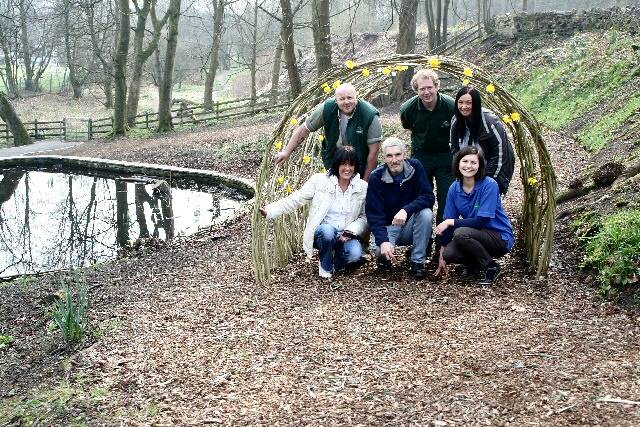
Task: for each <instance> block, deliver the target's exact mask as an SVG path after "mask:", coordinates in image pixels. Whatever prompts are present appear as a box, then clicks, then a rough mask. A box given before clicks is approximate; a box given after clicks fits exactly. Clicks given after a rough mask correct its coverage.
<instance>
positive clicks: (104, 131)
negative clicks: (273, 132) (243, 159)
mask: <svg viewBox="0 0 640 427" xmlns="http://www.w3.org/2000/svg"><path fill="white" fill-rule="evenodd" d="M288 105H289V99H288V98H287V95H283V94H279V97H278V99H277V101H276V103H275V104H273V103H271V97H270V95H269V94H267V95H262V96H259V97H257V98H255V99H252V98H250V97H249V98H238V99H233V100H229V101H222V102H214V104H213V108H211V109H206V108H204V105H203V104H194V105H190V104H188V103H187V102H184V101H181V102H179V103H178V106H177V107H174V108H172V109H171V118H172V122H173V124H174V125H185V124H204V123H207V122H210V121H213V120H221V119H228V118H232V117H247V116H253V115H255V114H258V113H262V112H268V111H276V110H278V109H281V108H285V107H287V106H288ZM71 122H72V123H73V124H70V123H71ZM80 123H81V124H80ZM157 123H158V113H142V114H138V115H137V116H135V125H136V127H137V128H143V129H153V128H155V127H156V124H157ZM24 125H25V127H26V128H27V131H28V132H29V135H30V136H31V137H32V138H33V139H36V140H37V139H48V138H60V139H64V140H83V139H94V138H100V137H103V136H106V135H108V134H110V133H111V132H112V130H113V117H105V118H101V119H81V120H73V119H66V118H65V119H63V120H61V121H50V122H40V121H37V120H36V121H34V122H24ZM1 139H4V140H6V142H7V143H8V142H9V141H10V140H13V135H12V134H11V131H10V130H9V128H8V126H7V125H6V124H5V123H0V140H1Z"/></svg>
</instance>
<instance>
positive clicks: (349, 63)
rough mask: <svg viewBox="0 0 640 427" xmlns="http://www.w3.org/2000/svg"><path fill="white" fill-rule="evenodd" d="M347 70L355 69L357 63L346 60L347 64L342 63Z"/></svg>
mask: <svg viewBox="0 0 640 427" xmlns="http://www.w3.org/2000/svg"><path fill="white" fill-rule="evenodd" d="M344 64H345V65H346V66H347V68H348V69H350V70H353V69H354V68H356V67H357V66H358V63H357V62H355V61H352V60H350V59H349V60H347V62H345V63H344Z"/></svg>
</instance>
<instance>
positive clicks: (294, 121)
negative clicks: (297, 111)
mask: <svg viewBox="0 0 640 427" xmlns="http://www.w3.org/2000/svg"><path fill="white" fill-rule="evenodd" d="M290 123H291V126H298V123H299V122H298V119H296V118H295V117H292V118H291V122H290Z"/></svg>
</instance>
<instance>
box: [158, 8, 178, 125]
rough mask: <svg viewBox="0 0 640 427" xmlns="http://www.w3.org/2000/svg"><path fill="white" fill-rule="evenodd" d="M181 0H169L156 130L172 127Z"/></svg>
mask: <svg viewBox="0 0 640 427" xmlns="http://www.w3.org/2000/svg"><path fill="white" fill-rule="evenodd" d="M180 6H181V0H170V2H169V9H168V10H167V13H168V14H169V20H168V24H167V48H166V51H165V58H164V68H163V71H162V80H161V83H160V86H159V89H158V91H159V95H160V96H159V98H160V99H159V102H158V132H167V131H170V130H172V129H173V123H172V122H171V101H172V99H171V97H172V93H173V67H174V63H175V57H176V50H177V48H178V24H179V22H180Z"/></svg>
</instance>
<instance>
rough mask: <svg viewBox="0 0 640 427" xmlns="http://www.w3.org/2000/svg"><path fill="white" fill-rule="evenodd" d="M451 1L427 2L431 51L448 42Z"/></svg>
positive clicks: (426, 15) (427, 0) (425, 4)
mask: <svg viewBox="0 0 640 427" xmlns="http://www.w3.org/2000/svg"><path fill="white" fill-rule="evenodd" d="M449 4H450V0H425V2H424V6H425V19H426V21H427V31H428V33H429V49H433V48H434V47H436V46H438V45H440V44H442V43H445V42H446V41H447V32H448V22H449V18H448V17H449Z"/></svg>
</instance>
